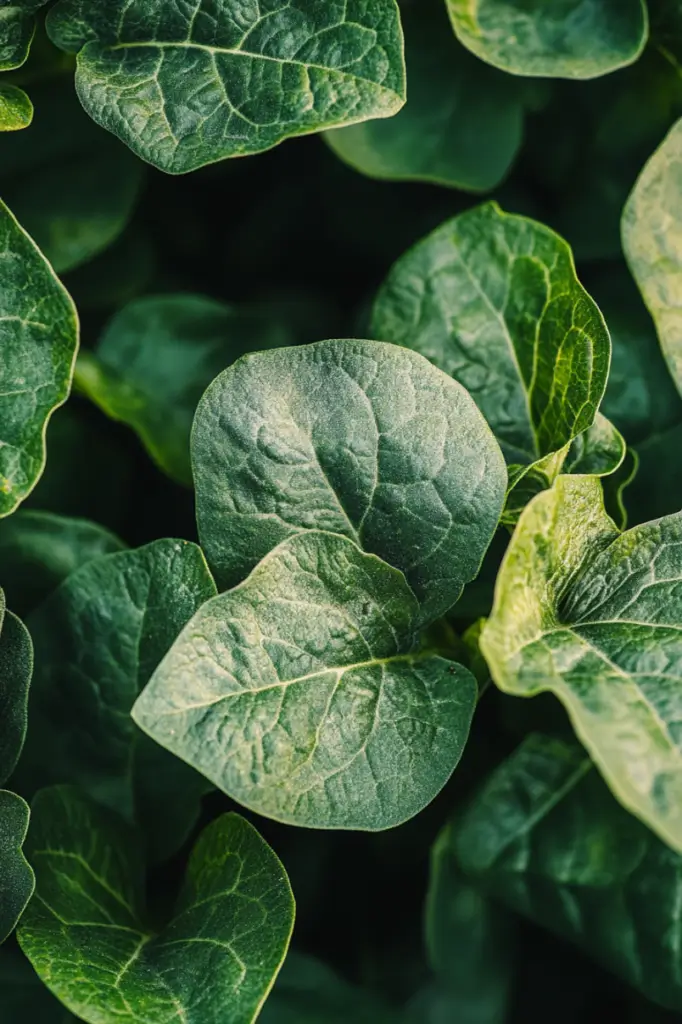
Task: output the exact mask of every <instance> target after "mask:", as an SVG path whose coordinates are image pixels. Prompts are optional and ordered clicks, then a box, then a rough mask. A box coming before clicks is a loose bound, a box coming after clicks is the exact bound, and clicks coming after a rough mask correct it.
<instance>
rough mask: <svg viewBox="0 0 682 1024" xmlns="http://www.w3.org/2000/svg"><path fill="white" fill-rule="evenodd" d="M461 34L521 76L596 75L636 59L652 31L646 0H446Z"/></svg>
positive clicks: (473, 48)
mask: <svg viewBox="0 0 682 1024" xmlns="http://www.w3.org/2000/svg"><path fill="white" fill-rule="evenodd" d="M446 3H447V7H448V10H449V12H450V18H451V20H452V26H453V28H454V30H455V32H456V34H457V36H458V37H459V39H460V40H461V41H462V42H463V43H464V45H465V46H468V47H469V49H470V50H471V51H472V52H473V53H475V54H476V55H477V56H478V57H480V58H481V59H482V60H485V61H488V62H489V63H490V64H494V65H495V66H496V67H498V68H502V70H504V71H510V72H512V74H516V75H539V76H541V77H550V78H551V77H555V78H595V77H596V76H598V75H605V74H608V72H610V71H616V70H617V69H618V68H622V67H623V66H625V65H626V64H631V63H632V62H633V61H635V60H637V58H638V57H639V56H640V54H641V52H642V50H643V49H644V45H645V43H646V41H647V35H648V19H647V9H646V6H645V0H563V2H562V3H553V4H547V3H544V2H543V0H531V2H530V3H529V2H528V0H446Z"/></svg>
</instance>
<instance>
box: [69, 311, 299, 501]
mask: <svg viewBox="0 0 682 1024" xmlns="http://www.w3.org/2000/svg"><path fill="white" fill-rule="evenodd" d="M289 340H290V339H289V334H288V332H287V331H286V329H284V328H281V327H278V326H277V325H276V324H275V323H273V322H271V321H269V320H268V319H267V318H266V317H265V316H258V315H256V314H254V313H250V312H240V311H239V310H238V309H232V308H230V307H229V306H226V305H225V304H224V303H222V302H216V301H214V300H213V299H208V298H205V297H204V296H202V295H189V294H188V295H165V296H158V297H154V296H150V297H146V298H144V299H138V300H137V301H135V302H131V303H130V305H128V306H126V307H125V308H124V309H122V310H121V311H120V312H119V313H117V314H116V316H115V317H114V319H113V320H112V321H111V323H110V324H109V325H108V327H107V328H106V330H105V331H104V334H103V335H102V337H101V338H100V341H99V343H98V345H97V348H96V350H95V352H94V353H93V354H91V353H90V352H81V354H80V356H79V359H78V362H77V363H76V378H75V383H76V387H77V388H78V390H80V391H81V392H83V393H84V394H86V395H87V396H88V397H89V398H91V399H92V400H93V401H94V402H96V403H97V404H98V405H99V406H100V408H101V409H102V410H103V411H104V412H105V413H106V414H107V415H108V416H111V417H112V419H115V420H121V421H122V422H123V423H127V424H128V426H130V427H132V428H133V430H135V431H136V432H137V433H138V434H139V436H140V438H141V440H142V442H143V444H144V445H145V447H146V448H147V451H148V452H149V454H150V455H151V456H152V458H153V459H154V461H155V462H156V463H157V464H158V465H159V466H160V467H161V469H163V470H164V471H165V472H166V473H168V475H169V476H171V477H173V478H174V479H175V480H177V481H178V482H179V483H183V484H188V485H191V483H192V470H191V466H190V456H189V437H190V431H191V428H192V420H193V419H194V412H195V410H196V407H197V403H198V401H199V399H200V398H201V395H202V394H203V392H204V391H205V390H206V388H207V387H208V385H209V384H210V383H211V381H212V380H213V378H214V377H215V376H216V375H217V374H218V373H219V372H220V371H221V370H224V369H225V367H226V366H229V364H230V363H232V362H234V361H235V359H236V358H238V357H239V356H241V355H243V354H244V353H245V352H250V351H253V350H255V349H263V348H274V347H277V346H280V345H284V344H286V343H287V342H288V341H289Z"/></svg>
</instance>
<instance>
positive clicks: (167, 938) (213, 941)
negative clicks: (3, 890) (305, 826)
mask: <svg viewBox="0 0 682 1024" xmlns="http://www.w3.org/2000/svg"><path fill="white" fill-rule="evenodd" d="M27 853H28V856H29V859H30V860H31V862H32V863H33V864H34V866H35V871H36V881H37V889H36V895H35V897H34V899H33V900H32V901H31V904H30V906H29V908H28V910H27V912H26V914H25V915H24V918H23V920H22V922H21V928H20V931H19V942H20V945H21V947H22V949H23V951H24V953H25V954H26V956H27V957H28V958H29V960H30V961H31V963H32V964H33V967H34V968H35V970H36V971H37V973H38V975H39V977H40V978H41V979H42V980H43V982H44V983H45V984H46V985H47V987H48V988H49V989H50V991H51V992H52V993H53V994H54V995H56V996H57V998H58V999H60V1000H61V1001H62V1002H63V1003H64V1004H65V1006H67V1007H68V1008H69V1009H70V1010H72V1011H73V1012H74V1013H75V1014H77V1015H78V1017H79V1018H81V1019H82V1020H85V1021H88V1022H90V1024H137V1022H140V1021H144V1022H145V1024H168V1022H169V1021H171V1020H174V1021H176V1020H177V1021H182V1022H183V1024H250V1022H252V1021H253V1020H255V1018H256V1017H257V1015H258V1012H259V1010H260V1007H261V1005H262V1003H263V1001H264V999H265V997H266V996H267V994H268V992H269V990H270V988H271V986H272V983H273V981H274V979H275V977H276V975H277V972H278V971H279V968H280V966H281V964H282V961H283V959H284V956H285V954H286V950H287V947H288V944H289V938H290V935H291V929H292V926H293V918H294V900H293V896H292V893H291V889H290V886H289V882H288V879H287V876H286V873H285V871H284V868H283V867H282V865H281V864H280V862H279V861H278V859H277V858H276V856H275V854H274V853H273V852H272V850H271V849H270V847H269V846H267V844H266V843H265V842H264V840H263V839H261V837H260V836H259V834H258V833H257V832H256V830H255V829H254V828H253V826H251V825H249V824H248V822H246V821H244V819H243V818H240V817H239V816H238V815H236V814H225V815H223V816H222V817H220V818H218V819H217V820H216V821H214V822H213V823H212V824H211V825H209V826H208V828H206V829H205V830H204V832H203V833H202V834H201V836H200V837H199V839H198V841H197V843H196V845H195V846H194V849H193V851H192V853H191V855H190V859H189V864H188V867H187V873H186V876H185V881H184V885H183V888H182V891H181V893H180V896H179V898H178V901H177V904H176V907H175V912H174V916H173V917H172V919H171V920H170V922H169V923H168V924H167V925H166V926H165V927H164V928H163V929H162V930H161V931H160V933H158V934H152V933H151V932H150V930H149V929H148V927H147V926H146V924H144V923H143V922H144V921H145V918H146V913H145V910H144V907H143V899H142V888H143V882H144V872H143V862H142V857H141V850H140V847H139V844H138V843H137V842H136V836H135V835H134V834H133V833H131V832H130V831H129V830H128V828H127V827H126V826H125V825H124V823H123V822H122V821H121V820H120V819H119V818H117V817H116V816H114V815H113V814H111V813H110V812H107V811H105V810H104V809H103V808H101V807H99V806H97V805H96V804H94V803H93V802H91V801H90V800H89V799H88V798H86V797H84V796H83V795H81V794H80V793H79V792H78V791H77V790H75V789H72V788H71V787H69V786H56V787H53V788H51V789H47V790H43V791H42V792H41V793H39V794H38V796H37V797H36V799H35V801H34V804H33V814H32V821H31V829H30V832H29V838H28V841H27Z"/></svg>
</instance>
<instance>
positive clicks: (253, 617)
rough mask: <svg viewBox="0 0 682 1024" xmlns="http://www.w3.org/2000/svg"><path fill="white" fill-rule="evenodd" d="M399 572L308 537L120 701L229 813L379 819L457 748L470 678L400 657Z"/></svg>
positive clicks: (421, 796)
mask: <svg viewBox="0 0 682 1024" xmlns="http://www.w3.org/2000/svg"><path fill="white" fill-rule="evenodd" d="M418 614H419V608H418V605H417V602H416V600H415V598H414V595H413V594H412V593H411V592H410V590H409V588H408V586H407V584H406V583H405V579H404V577H403V575H402V573H400V572H398V571H397V570H396V569H393V568H392V567H391V566H389V565H386V564H385V563H384V562H382V561H381V560H380V559H379V558H377V557H376V556H374V555H367V554H364V553H363V552H361V551H360V550H359V548H358V547H357V546H356V545H355V544H354V543H353V542H352V541H351V540H348V539H346V538H345V537H341V536H338V535H337V534H331V533H322V532H312V531H307V532H305V533H302V534H299V535H298V536H295V537H292V538H290V539H289V540H287V541H285V542H284V543H283V544H281V545H280V546H279V547H277V548H275V549H274V551H272V552H271V553H270V554H269V555H267V556H266V557H265V558H264V559H263V560H262V561H261V562H260V564H259V565H258V566H257V568H256V569H254V571H253V572H252V574H251V575H250V576H249V577H248V579H247V580H246V581H245V582H244V583H243V584H241V585H240V586H238V587H236V588H235V589H234V590H232V591H229V592H228V593H226V594H221V595H219V596H218V597H216V598H214V599H213V600H212V601H209V602H207V604H205V605H204V606H203V607H202V608H201V609H200V610H199V612H197V614H196V615H195V616H194V618H193V619H192V620H191V622H189V623H188V625H187V626H186V628H185V629H184V630H183V632H182V633H181V634H180V636H179V638H178V639H177V641H176V642H175V644H174V645H173V647H172V648H171V650H170V652H169V653H168V655H167V656H166V658H164V660H163V661H162V662H161V665H160V666H159V668H158V669H157V671H156V672H155V673H154V675H153V676H152V679H151V681H150V683H149V684H148V685H147V687H146V689H145V690H144V692H143V693H142V695H141V696H140V697H139V698H138V700H137V702H136V704H135V707H134V708H133V718H134V719H135V721H136V722H137V723H138V725H139V726H140V727H141V728H142V729H144V730H145V731H146V732H148V733H149V735H150V736H152V737H153V738H154V739H155V740H157V742H159V743H161V744H163V746H164V747H167V749H168V750H171V751H172V752H173V753H175V754H177V755H178V756H179V757H181V758H183V759H184V760H185V761H188V762H189V763H190V764H191V765H193V766H194V767H195V768H197V769H198V770H199V771H201V772H203V773H204V774H205V775H206V776H207V777H208V778H209V779H210V780H211V781H212V782H214V783H215V784H216V785H217V786H219V787H220V788H221V789H222V790H223V791H224V792H225V793H227V794H228V795H230V796H232V797H233V798H234V799H235V800H238V801H239V802H240V803H242V804H243V805H244V806H246V807H249V808H251V809H252V810H255V811H257V812H258V813H259V814H264V815H267V816H268V817H272V818H275V819H277V820H279V821H285V822H289V823H291V824H295V825H304V826H307V827H311V828H350V829H367V830H378V829H385V828H390V827H392V826H393V825H397V824H399V823H400V822H402V821H405V820H407V819H408V818H410V817H412V816H413V815H414V814H416V813H417V812H418V811H420V810H421V809H422V807H425V806H426V804H428V803H429V802H430V801H431V800H432V799H433V797H434V796H435V795H436V793H438V791H439V790H440V789H441V788H442V787H443V785H444V784H445V783H446V782H447V780H448V778H449V777H450V775H451V774H452V772H453V770H454V768H455V767H456V765H457V763H458V761H459V759H460V756H461V753H462V750H463V749H464V744H465V743H466V739H467V735H468V731H469V725H470V722H471V716H472V714H473V711H474V707H475V703H476V696H477V686H476V681H475V680H474V678H473V676H472V675H471V674H470V673H469V672H468V671H467V670H466V669H465V668H463V667H462V666H461V665H458V664H456V663H454V662H450V661H446V660H445V659H444V658H442V657H439V656H438V655H436V654H433V653H431V652H429V651H424V652H414V653H412V652H411V649H412V647H413V639H414V631H415V628H416V626H417V623H418Z"/></svg>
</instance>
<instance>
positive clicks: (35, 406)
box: [0, 201, 78, 517]
mask: <svg viewBox="0 0 682 1024" xmlns="http://www.w3.org/2000/svg"><path fill="white" fill-rule="evenodd" d="M0 346H1V347H2V351H3V353H4V358H3V360H2V364H1V365H0V442H2V443H1V445H0V517H1V516H6V515H9V514H10V512H13V511H14V510H15V509H16V507H17V505H19V503H20V502H21V501H22V500H23V499H24V498H25V497H26V496H27V495H28V494H29V493H30V491H31V490H33V488H34V487H35V485H36V483H37V482H38V479H39V478H40V475H41V473H42V472H43V468H44V466H45V431H46V429H47V421H48V420H49V418H50V416H51V415H52V412H53V411H54V409H56V408H57V406H59V405H61V404H62V402H64V401H65V399H66V398H67V396H68V394H69V390H70V387H71V377H72V374H73V363H74V360H75V358H76V350H77V348H78V320H77V317H76V310H75V308H74V306H73V303H72V301H71V299H70V297H69V295H68V294H67V292H66V290H65V289H64V288H63V287H62V285H61V284H60V283H59V281H58V280H57V278H56V277H55V275H54V271H53V270H52V268H51V267H50V265H49V263H48V262H47V261H46V260H45V258H44V256H43V255H42V253H41V252H40V251H39V250H38V249H37V247H36V246H35V244H34V243H33V242H32V241H31V239H30V238H29V237H28V235H27V234H26V232H25V231H24V230H23V228H21V227H20V226H19V224H18V223H17V221H16V219H15V218H14V216H13V215H12V214H11V213H10V211H9V210H8V209H7V207H6V206H5V205H4V203H2V201H0Z"/></svg>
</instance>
